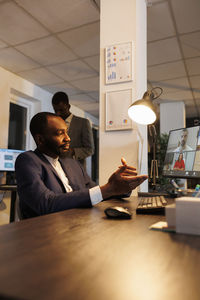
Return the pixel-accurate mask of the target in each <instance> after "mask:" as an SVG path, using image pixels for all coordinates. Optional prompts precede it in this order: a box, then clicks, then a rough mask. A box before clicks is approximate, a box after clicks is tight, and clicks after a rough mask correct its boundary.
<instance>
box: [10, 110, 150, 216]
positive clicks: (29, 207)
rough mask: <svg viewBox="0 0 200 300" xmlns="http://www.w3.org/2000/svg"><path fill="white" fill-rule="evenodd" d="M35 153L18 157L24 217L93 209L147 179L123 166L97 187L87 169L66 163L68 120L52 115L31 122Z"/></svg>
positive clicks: (20, 195)
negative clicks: (73, 209)
mask: <svg viewBox="0 0 200 300" xmlns="http://www.w3.org/2000/svg"><path fill="white" fill-rule="evenodd" d="M30 131H31V134H32V136H33V138H34V140H35V142H36V145H37V148H36V150H35V151H27V152H24V153H22V154H20V155H19V156H18V157H17V160H16V165H15V170H16V179H17V186H18V194H19V205H20V210H21V214H22V218H31V217H36V216H40V215H44V214H49V213H53V212H58V211H62V210H66V209H71V208H80V207H91V206H93V205H95V204H97V203H99V202H101V201H102V200H103V199H107V198H110V197H114V196H117V195H122V194H125V193H130V192H131V191H132V190H133V189H134V188H136V187H137V186H138V185H139V184H141V183H142V182H143V181H144V180H146V179H147V176H146V175H140V176H136V175H137V173H136V169H135V168H134V167H131V166H127V164H126V162H125V160H124V159H122V165H121V166H120V167H119V168H118V170H117V171H116V172H114V173H113V174H112V175H111V177H110V178H109V179H108V182H107V183H106V184H105V185H103V186H95V183H94V182H93V181H92V180H91V179H90V178H89V176H88V175H87V173H86V171H85V170H84V168H83V167H82V166H81V164H80V163H78V162H77V161H76V160H73V159H71V158H68V159H66V158H65V159H64V160H63V161H62V158H61V157H62V155H64V154H65V153H66V151H68V150H69V144H70V138H69V136H68V135H67V125H66V123H65V121H64V120H63V119H62V118H61V117H59V116H57V115H55V114H52V113H48V112H41V113H38V114H36V115H35V116H34V117H33V118H32V120H31V123H30Z"/></svg>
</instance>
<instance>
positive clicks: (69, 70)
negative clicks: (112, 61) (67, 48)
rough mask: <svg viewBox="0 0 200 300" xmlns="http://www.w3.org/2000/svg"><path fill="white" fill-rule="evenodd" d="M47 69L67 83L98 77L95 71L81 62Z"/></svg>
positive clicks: (77, 61)
mask: <svg viewBox="0 0 200 300" xmlns="http://www.w3.org/2000/svg"><path fill="white" fill-rule="evenodd" d="M47 68H48V69H49V70H51V71H52V72H54V73H55V74H56V75H58V76H60V77H61V78H63V79H65V80H67V81H71V80H75V79H79V78H85V77H91V76H96V75H97V74H96V72H95V71H93V70H92V69H91V68H89V67H88V66H87V65H86V64H85V63H84V62H82V61H80V60H76V61H73V62H68V63H64V64H58V65H56V66H49V67H47Z"/></svg>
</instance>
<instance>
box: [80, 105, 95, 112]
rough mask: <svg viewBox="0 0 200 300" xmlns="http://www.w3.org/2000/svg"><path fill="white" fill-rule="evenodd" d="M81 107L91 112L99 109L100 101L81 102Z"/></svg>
mask: <svg viewBox="0 0 200 300" xmlns="http://www.w3.org/2000/svg"><path fill="white" fill-rule="evenodd" d="M79 107H80V108H81V109H83V110H86V111H88V112H89V111H94V110H99V103H80V104H79Z"/></svg>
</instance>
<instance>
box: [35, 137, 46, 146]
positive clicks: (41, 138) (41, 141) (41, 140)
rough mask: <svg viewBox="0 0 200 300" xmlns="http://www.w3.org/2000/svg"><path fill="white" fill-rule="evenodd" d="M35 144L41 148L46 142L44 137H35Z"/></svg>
mask: <svg viewBox="0 0 200 300" xmlns="http://www.w3.org/2000/svg"><path fill="white" fill-rule="evenodd" d="M35 142H36V145H37V146H41V145H42V144H43V142H44V137H43V136H42V135H41V134H36V135H35Z"/></svg>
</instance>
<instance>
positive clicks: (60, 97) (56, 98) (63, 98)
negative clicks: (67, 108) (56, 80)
mask: <svg viewBox="0 0 200 300" xmlns="http://www.w3.org/2000/svg"><path fill="white" fill-rule="evenodd" d="M61 102H62V103H65V104H69V98H68V95H67V94H66V93H64V92H57V93H55V94H54V95H53V98H52V104H53V105H57V104H59V103H61Z"/></svg>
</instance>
